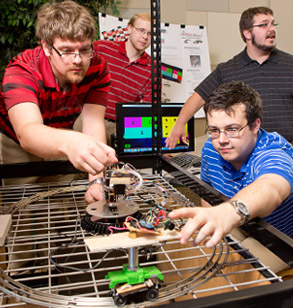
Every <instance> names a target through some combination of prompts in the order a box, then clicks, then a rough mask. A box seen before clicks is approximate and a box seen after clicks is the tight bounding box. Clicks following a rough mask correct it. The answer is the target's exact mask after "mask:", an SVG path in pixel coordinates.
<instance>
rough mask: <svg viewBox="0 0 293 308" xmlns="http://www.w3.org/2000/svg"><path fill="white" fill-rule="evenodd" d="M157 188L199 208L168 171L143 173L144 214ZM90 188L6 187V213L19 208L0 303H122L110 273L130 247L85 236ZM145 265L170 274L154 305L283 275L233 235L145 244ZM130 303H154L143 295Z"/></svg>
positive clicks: (173, 200)
mask: <svg viewBox="0 0 293 308" xmlns="http://www.w3.org/2000/svg"><path fill="white" fill-rule="evenodd" d="M158 186H159V187H160V188H161V189H162V188H163V189H164V191H165V192H167V194H168V202H167V205H166V207H167V208H169V209H175V208H177V207H182V206H194V204H193V203H192V202H190V201H189V200H188V199H186V198H185V197H184V196H183V195H182V194H181V193H179V192H178V191H177V190H176V189H175V188H174V187H173V186H171V185H170V184H169V183H168V182H166V181H165V180H164V179H163V178H162V177H160V176H156V175H145V176H144V187H146V188H147V189H146V190H144V191H143V193H142V194H140V195H137V194H134V195H132V196H131V197H130V198H131V200H133V201H135V202H137V203H138V204H139V208H140V211H142V212H146V211H147V210H148V209H149V207H150V203H149V202H150V201H152V202H156V201H157V200H160V199H161V198H162V195H161V193H160V192H159V191H158V190H156V187H158ZM86 188H87V182H86V181H77V182H75V183H70V184H69V183H49V184H39V185H21V186H7V187H3V188H1V189H0V196H1V203H2V208H1V211H2V213H6V212H11V213H13V214H12V218H13V220H12V225H11V227H10V230H9V234H8V237H7V240H6V244H5V250H4V251H3V254H2V259H1V261H0V265H1V268H2V269H3V270H1V276H0V288H1V291H2V294H0V303H1V307H16V306H23V305H24V303H26V304H29V307H34V305H36V307H37V306H44V307H73V306H74V307H116V306H115V305H114V302H113V299H112V297H111V294H110V289H109V281H108V280H107V279H106V278H105V277H106V275H107V273H108V272H109V271H115V270H119V269H121V268H122V265H123V264H125V263H127V260H128V256H127V251H124V250H113V251H105V252H99V253H93V252H90V251H89V249H88V247H87V246H86V244H85V243H84V239H85V238H86V237H88V236H90V234H88V233H87V232H86V231H84V230H83V229H82V228H81V226H80V221H81V219H82V217H84V215H85V209H86V206H87V205H86V202H85V199H84V193H85V191H86ZM21 200H22V201H21ZM176 223H177V226H180V224H181V223H182V222H181V221H176ZM109 240H111V237H110V236H109ZM139 263H140V266H141V267H144V266H147V265H156V266H157V267H158V268H159V269H160V271H161V272H162V274H163V276H164V281H163V282H162V283H161V288H160V291H159V297H158V299H157V301H156V304H166V303H168V302H170V301H173V300H174V299H176V301H177V300H186V299H194V300H196V299H197V298H199V297H205V296H209V295H211V294H218V293H222V292H234V291H238V290H242V289H244V288H253V287H255V286H259V285H266V284H271V282H279V281H281V279H280V278H279V277H277V276H276V275H275V274H274V273H272V272H271V271H270V270H269V269H268V268H267V267H266V266H264V265H263V264H261V263H260V262H259V261H258V259H257V258H256V257H254V256H253V255H252V254H250V252H249V251H247V249H245V248H243V247H242V246H241V245H240V243H239V242H237V241H236V240H234V239H233V238H232V237H231V236H228V237H227V238H225V239H223V240H222V241H221V243H220V244H219V245H218V246H217V247H216V248H214V249H207V248H205V247H204V246H203V245H202V246H193V244H192V241H190V242H189V243H188V244H187V245H181V244H180V243H179V241H178V240H169V241H167V242H163V243H160V244H157V245H153V246H150V247H140V248H139ZM153 304H154V303H152V305H153ZM130 305H132V306H148V305H151V303H149V302H146V301H145V300H139V301H138V302H137V303H134V302H131V304H130Z"/></svg>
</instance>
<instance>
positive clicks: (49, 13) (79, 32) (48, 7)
mask: <svg viewBox="0 0 293 308" xmlns="http://www.w3.org/2000/svg"><path fill="white" fill-rule="evenodd" d="M36 36H37V37H38V38H39V39H41V40H44V41H45V42H46V43H47V44H48V45H52V44H53V41H54V39H55V38H56V37H59V38H61V39H68V40H72V41H83V40H84V39H86V38H89V39H91V40H94V38H95V36H96V23H95V19H94V17H93V16H92V15H91V14H90V12H89V11H88V10H87V9H86V8H85V7H84V6H81V5H79V4H77V3H76V2H74V1H69V0H66V1H63V2H54V3H46V4H44V5H43V6H42V7H41V8H40V9H39V11H38V16H37V27H36Z"/></svg>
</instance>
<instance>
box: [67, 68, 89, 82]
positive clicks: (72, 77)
mask: <svg viewBox="0 0 293 308" xmlns="http://www.w3.org/2000/svg"><path fill="white" fill-rule="evenodd" d="M85 74H86V71H85V69H84V67H82V71H80V72H79V73H73V72H72V71H70V70H69V71H68V72H67V73H66V75H65V78H66V79H67V82H69V83H73V84H77V83H80V82H81V81H82V80H83V78H84V76H85Z"/></svg>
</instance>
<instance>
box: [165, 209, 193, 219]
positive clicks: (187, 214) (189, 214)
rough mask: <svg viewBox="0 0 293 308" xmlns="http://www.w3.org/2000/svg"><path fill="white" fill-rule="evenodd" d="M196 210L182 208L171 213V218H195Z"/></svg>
mask: <svg viewBox="0 0 293 308" xmlns="http://www.w3.org/2000/svg"><path fill="white" fill-rule="evenodd" d="M196 211H197V210H196V208H193V209H191V208H181V209H178V210H174V211H172V212H170V213H169V217H170V218H172V219H176V218H179V217H181V218H193V217H194V216H195V215H196Z"/></svg>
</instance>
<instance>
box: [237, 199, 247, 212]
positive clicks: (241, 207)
mask: <svg viewBox="0 0 293 308" xmlns="http://www.w3.org/2000/svg"><path fill="white" fill-rule="evenodd" d="M236 206H237V207H238V210H239V212H240V213H242V214H244V215H249V211H248V208H247V206H246V204H244V203H243V202H241V201H237V203H236Z"/></svg>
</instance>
